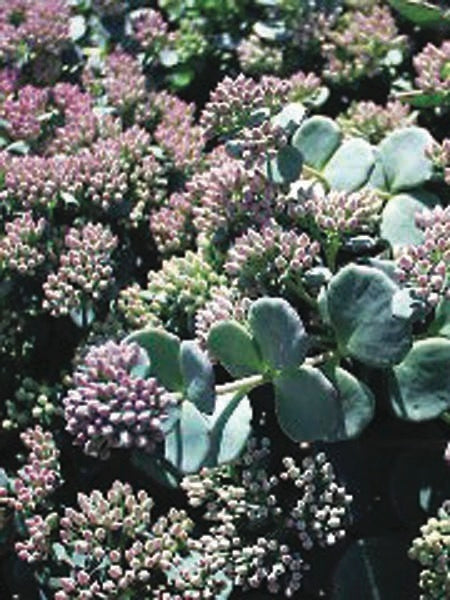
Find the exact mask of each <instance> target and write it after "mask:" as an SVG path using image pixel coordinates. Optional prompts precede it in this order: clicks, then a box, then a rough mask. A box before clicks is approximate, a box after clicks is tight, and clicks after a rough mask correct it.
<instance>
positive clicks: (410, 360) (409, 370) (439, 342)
mask: <svg viewBox="0 0 450 600" xmlns="http://www.w3.org/2000/svg"><path fill="white" fill-rule="evenodd" d="M390 397H391V402H392V406H393V408H394V411H395V412H396V414H397V415H398V416H399V417H401V418H403V419H408V420H411V421H424V420H427V419H434V418H435V417H438V416H439V415H440V414H441V413H442V412H444V411H445V410H448V409H449V408H450V341H449V340H446V339H444V338H428V339H426V340H421V341H418V342H416V343H415V344H414V345H413V347H412V349H411V350H410V352H408V354H407V355H406V357H405V358H404V360H403V361H402V362H401V363H400V364H399V365H397V366H395V367H394V369H393V372H392V377H391V380H390Z"/></svg>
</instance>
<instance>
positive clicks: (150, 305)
mask: <svg viewBox="0 0 450 600" xmlns="http://www.w3.org/2000/svg"><path fill="white" fill-rule="evenodd" d="M224 283H225V276H224V275H219V274H218V273H216V271H214V269H213V268H212V267H211V265H210V264H209V263H208V262H207V261H206V259H205V258H204V256H203V255H202V252H197V253H194V252H192V251H190V250H189V251H187V252H186V254H185V256H183V257H178V256H173V257H172V258H170V259H167V260H164V261H163V264H162V268H161V269H160V270H159V271H150V272H149V273H148V283H147V287H146V288H145V289H144V290H142V289H140V288H139V286H138V285H136V284H135V285H133V286H130V287H128V288H126V289H124V290H122V292H121V294H120V298H119V310H120V311H121V312H122V313H123V314H124V316H125V319H126V320H127V322H128V323H129V324H130V325H131V326H132V327H142V326H145V325H146V324H148V323H161V324H163V326H164V327H165V328H167V329H168V330H169V331H173V332H174V333H183V332H184V333H187V332H193V329H194V323H193V320H194V315H195V313H196V312H197V310H198V309H199V308H201V307H202V306H204V304H205V303H206V302H207V300H209V298H210V297H211V296H210V290H211V289H212V288H214V287H216V286H218V285H221V284H224Z"/></svg>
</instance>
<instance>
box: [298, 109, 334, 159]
mask: <svg viewBox="0 0 450 600" xmlns="http://www.w3.org/2000/svg"><path fill="white" fill-rule="evenodd" d="M341 140H342V132H341V130H340V129H339V127H338V126H337V125H336V123H335V122H334V121H333V120H332V119H330V118H328V117H321V116H315V117H311V118H310V119H308V120H307V121H305V122H304V123H303V124H302V125H301V126H300V128H299V129H298V130H297V131H296V132H295V134H294V137H293V138H292V145H293V146H295V147H296V148H297V150H300V152H301V153H302V155H303V160H304V162H305V164H307V165H308V166H310V167H313V168H314V169H322V167H323V166H324V165H325V164H326V162H327V161H328V160H329V159H330V157H331V155H332V154H333V152H335V151H336V150H337V148H338V146H339V144H340V143H341Z"/></svg>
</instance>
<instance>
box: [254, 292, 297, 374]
mask: <svg viewBox="0 0 450 600" xmlns="http://www.w3.org/2000/svg"><path fill="white" fill-rule="evenodd" d="M248 321H249V324H250V329H251V331H252V333H253V337H254V339H255V341H256V343H257V345H258V347H259V350H260V353H261V356H262V358H263V360H264V362H265V363H266V364H267V366H268V367H269V368H270V369H275V370H277V369H287V368H289V367H297V366H299V365H300V364H301V363H302V362H303V361H304V359H305V356H306V352H307V349H308V338H307V335H306V331H305V328H304V327H303V323H302V321H301V319H300V317H299V316H298V314H297V313H296V311H295V310H294V309H293V308H292V306H290V304H289V303H288V302H286V300H283V299H281V298H261V299H259V300H256V302H253V304H252V305H251V307H250V311H249V316H248Z"/></svg>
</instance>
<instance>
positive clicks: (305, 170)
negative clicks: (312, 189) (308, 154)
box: [302, 165, 330, 192]
mask: <svg viewBox="0 0 450 600" xmlns="http://www.w3.org/2000/svg"><path fill="white" fill-rule="evenodd" d="M302 171H303V173H304V174H305V175H309V177H314V178H315V179H318V180H319V181H320V182H321V183H323V185H324V187H325V191H327V192H328V191H329V190H330V184H329V183H328V181H327V180H326V179H325V177H324V176H323V175H322V173H321V172H320V171H317V169H314V168H313V167H308V165H303V167H302Z"/></svg>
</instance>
